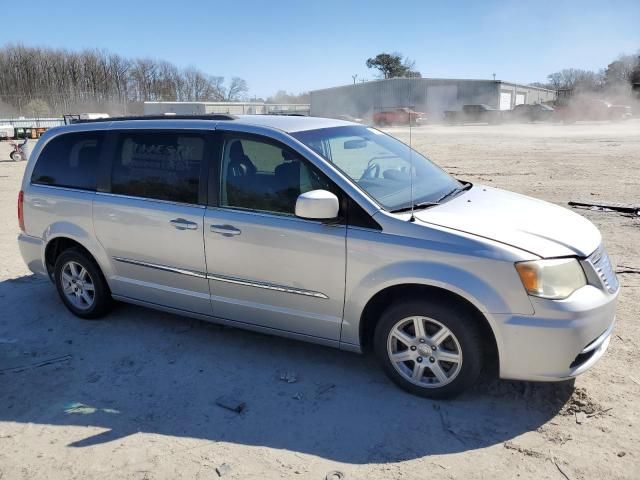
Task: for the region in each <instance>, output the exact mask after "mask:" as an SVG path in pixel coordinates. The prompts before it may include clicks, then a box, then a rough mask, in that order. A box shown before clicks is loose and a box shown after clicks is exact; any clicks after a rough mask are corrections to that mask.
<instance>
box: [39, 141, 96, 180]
mask: <svg viewBox="0 0 640 480" xmlns="http://www.w3.org/2000/svg"><path fill="white" fill-rule="evenodd" d="M103 141H104V132H77V133H67V134H64V135H60V136H58V137H55V138H53V139H52V140H51V141H49V142H48V143H47V144H46V145H45V146H44V148H43V149H42V152H41V153H40V155H39V156H38V159H37V160H36V165H35V167H34V169H33V174H32V175H31V182H32V183H35V184H40V185H53V186H56V187H67V188H77V189H80V190H94V191H95V189H96V179H97V172H98V158H99V157H100V151H101V148H102V144H103Z"/></svg>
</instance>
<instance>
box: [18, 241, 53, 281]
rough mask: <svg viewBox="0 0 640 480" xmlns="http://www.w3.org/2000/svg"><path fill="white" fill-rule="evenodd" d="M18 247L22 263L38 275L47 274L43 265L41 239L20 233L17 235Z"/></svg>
mask: <svg viewBox="0 0 640 480" xmlns="http://www.w3.org/2000/svg"><path fill="white" fill-rule="evenodd" d="M18 247H19V248H20V254H21V255H22V259H23V260H24V263H26V264H27V267H29V270H31V271H32V272H33V273H36V274H39V275H47V269H46V268H45V266H44V261H43V258H44V251H43V242H42V239H40V238H37V237H32V236H30V235H26V234H24V233H21V234H20V235H18Z"/></svg>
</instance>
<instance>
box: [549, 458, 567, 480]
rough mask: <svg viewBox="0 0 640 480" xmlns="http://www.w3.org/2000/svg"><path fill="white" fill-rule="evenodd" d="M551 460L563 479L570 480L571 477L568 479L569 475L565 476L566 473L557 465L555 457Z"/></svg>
mask: <svg viewBox="0 0 640 480" xmlns="http://www.w3.org/2000/svg"><path fill="white" fill-rule="evenodd" d="M552 460H553V464H554V465H555V466H556V468H557V469H558V471H559V472H560V473H561V474H562V476H563V477H564V478H566V479H567V480H571V477H569V475H567V473H566V472H565V471H564V470H563V469H562V467H561V466H560V465H558V462H557V460H556V459H555V457H554V458H553V459H552Z"/></svg>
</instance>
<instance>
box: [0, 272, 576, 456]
mask: <svg viewBox="0 0 640 480" xmlns="http://www.w3.org/2000/svg"><path fill="white" fill-rule="evenodd" d="M0 304H1V305H2V308H1V309H0V311H2V316H1V317H0V386H1V390H2V391H3V395H2V396H0V421H3V422H18V423H24V424H27V423H36V424H47V425H62V426H69V425H82V426H86V425H95V426H99V427H103V428H105V429H107V430H106V431H104V432H103V433H101V434H99V435H96V436H92V437H89V438H80V439H77V440H76V441H74V442H72V443H70V444H69V445H68V447H70V448H83V447H87V446H90V445H97V444H101V443H105V442H110V441H113V440H116V439H120V438H123V437H126V436H127V435H130V434H133V433H138V432H150V433H158V434H162V435H170V436H176V437H192V438H201V439H206V440H213V441H224V442H233V443H236V444H243V445H252V446H253V445H256V446H266V447H270V448H277V449H286V450H290V451H294V452H302V453H308V454H313V455H317V456H319V457H322V458H326V459H331V460H335V461H340V462H347V463H352V464H364V463H385V462H397V461H402V460H409V459H413V458H418V457H423V456H426V455H432V454H443V453H452V452H460V451H466V450H473V449H478V448H483V447H487V446H490V445H494V444H497V443H501V442H504V441H507V440H510V439H512V438H514V437H516V436H518V435H520V434H522V433H524V432H527V431H531V430H535V429H536V428H538V427H540V426H541V425H543V424H544V423H545V422H547V421H548V420H549V419H551V418H552V417H554V416H555V415H556V414H557V413H558V412H559V411H560V409H561V408H562V406H563V405H564V404H565V403H566V402H567V400H568V399H569V398H570V396H571V394H572V391H573V383H572V382H570V383H560V384H531V383H524V382H520V383H519V382H504V381H502V382H500V381H493V382H491V383H490V384H488V385H483V386H480V387H478V388H477V389H475V390H474V391H472V392H470V393H468V394H465V395H463V396H462V397H460V398H458V399H456V400H453V401H447V402H442V401H431V400H425V399H421V398H417V397H414V396H411V395H408V394H406V393H404V392H403V391H401V390H399V389H398V388H397V387H395V386H394V385H393V384H392V383H391V382H390V381H388V380H387V379H386V377H385V376H384V374H383V373H382V372H381V371H380V369H379V368H378V367H377V364H376V362H375V361H374V359H372V358H370V357H368V356H361V355H355V354H352V353H346V352H340V351H338V350H334V349H330V348H325V347H320V346H316V345H310V344H305V343H301V342H296V341H291V340H287V339H281V338H276V337H270V336H266V335H260V334H256V333H251V332H246V331H242V330H236V329H231V328H227V327H221V326H217V325H213V324H208V323H205V322H199V321H194V320H191V319H188V318H183V317H178V316H174V315H169V314H165V313H159V312H156V311H152V310H147V309H143V308H138V307H134V306H129V305H118V306H117V307H116V309H115V310H114V312H112V313H111V314H110V315H109V316H108V317H107V318H105V319H103V320H97V321H83V320H80V319H77V318H75V317H73V316H72V315H71V314H70V313H68V312H67V310H66V309H65V308H64V307H63V306H62V303H61V302H60V301H59V299H58V298H57V293H56V292H55V289H54V287H53V286H52V285H51V284H50V283H49V281H48V280H47V279H44V278H40V277H35V276H25V277H21V278H17V279H13V280H6V281H3V282H0ZM221 396H226V397H228V398H229V399H231V400H237V401H238V402H243V403H244V404H245V408H244V410H243V411H242V412H241V413H236V412H233V411H230V410H227V409H225V408H222V407H220V406H218V405H217V404H216V400H217V399H218V398H219V397H221Z"/></svg>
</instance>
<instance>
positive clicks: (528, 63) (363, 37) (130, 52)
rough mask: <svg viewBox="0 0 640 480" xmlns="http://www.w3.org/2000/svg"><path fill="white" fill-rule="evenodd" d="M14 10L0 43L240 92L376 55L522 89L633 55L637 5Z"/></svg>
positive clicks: (293, 4) (325, 80)
mask: <svg viewBox="0 0 640 480" xmlns="http://www.w3.org/2000/svg"><path fill="white" fill-rule="evenodd" d="M12 8H13V7H12ZM22 13H23V14H17V13H15V14H14V16H13V21H6V22H3V25H2V29H0V45H4V44H6V43H22V44H24V45H27V46H48V47H55V48H58V47H59V48H67V49H70V50H82V49H85V48H99V49H106V50H108V51H110V52H114V53H118V54H121V55H123V56H127V57H151V58H156V59H162V60H168V61H170V62H172V63H175V64H176V65H177V66H179V67H188V66H195V67H197V68H199V69H201V70H203V71H204V72H206V73H208V74H211V75H216V76H224V77H226V78H230V77H232V76H239V77H242V78H244V79H245V80H246V81H247V83H248V85H249V89H250V91H249V95H250V97H253V96H258V97H266V96H269V95H271V94H273V93H275V92H276V91H277V90H286V91H288V92H292V93H299V92H302V91H308V90H313V89H318V88H325V87H332V86H337V85H343V84H347V83H352V82H353V79H352V75H357V76H358V77H357V80H358V81H360V80H362V79H367V80H373V79H375V78H376V73H375V71H373V70H369V69H367V67H366V66H365V61H366V59H367V58H369V57H373V56H375V55H377V54H378V53H381V52H400V53H402V54H404V55H405V56H408V57H409V58H410V59H412V60H415V62H416V69H417V70H419V71H420V72H421V73H422V75H423V76H424V77H435V78H438V77H440V78H492V74H494V73H495V74H496V78H497V79H499V80H506V81H512V82H519V83H530V82H534V81H544V80H545V79H546V76H547V74H549V73H551V72H555V71H558V70H560V69H562V68H568V67H573V68H583V69H593V70H598V69H600V68H604V67H606V66H607V64H608V63H610V62H611V61H612V60H614V59H615V58H616V57H617V56H618V55H619V54H621V53H628V54H631V53H635V52H638V51H639V50H640V0H624V1H623V0H621V1H618V0H607V1H602V0H600V1H591V0H582V1H579V0H575V1H563V0H555V1H547V0H529V1H510V0H502V1H493V0H483V1H462V0H460V1H455V0H451V1H442V0H440V1H430V0H422V1H403V0H397V1H390V0H387V1H378V0H367V1H359V2H356V1H354V0H321V1H314V0H299V1H293V0H290V1H289V0H287V1H285V0H282V1H279V0H270V1H255V0H244V1H243V0H235V1H224V2H219V1H213V0H211V1H201V0H190V1H182V2H180V1H175V0H173V1H164V0H154V1H135V0H128V1H122V0H109V1H106V2H90V1H86V0H85V1H76V0H68V1H60V2H50V1H46V2H45V1H31V2H29V9H28V11H27V12H26V13H25V12H22Z"/></svg>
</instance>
